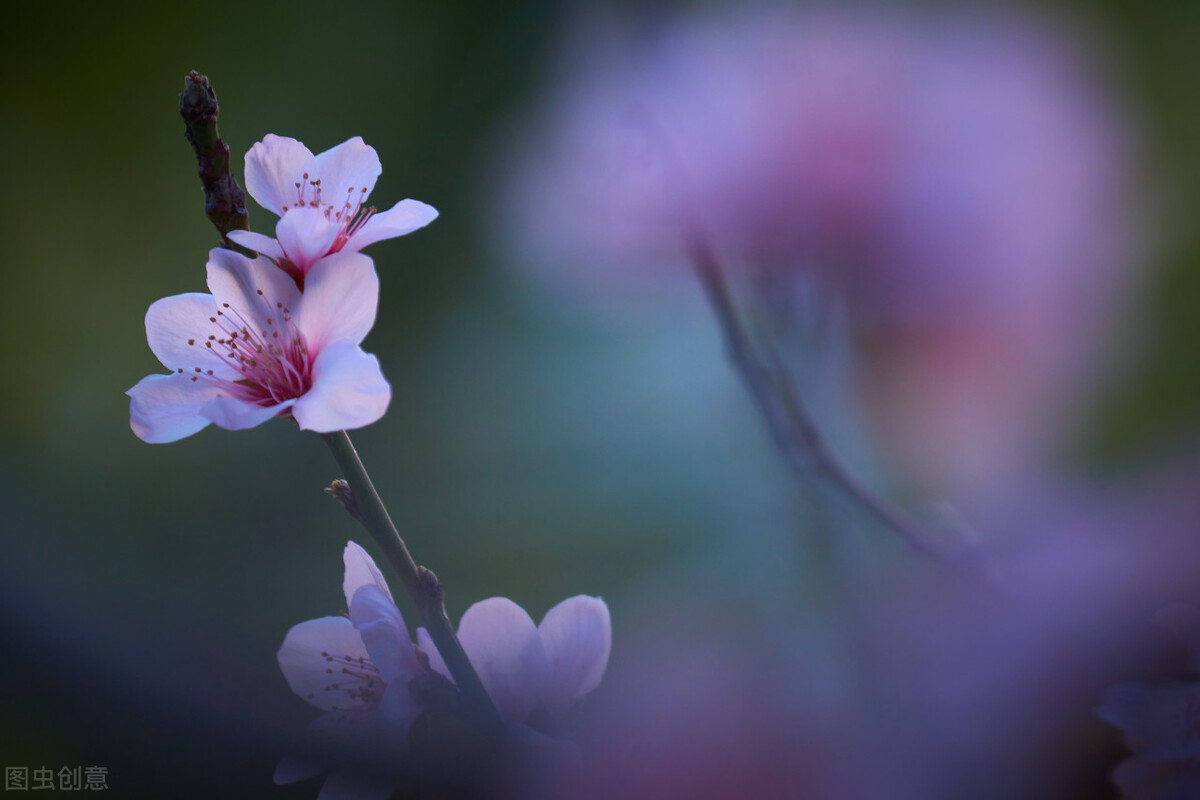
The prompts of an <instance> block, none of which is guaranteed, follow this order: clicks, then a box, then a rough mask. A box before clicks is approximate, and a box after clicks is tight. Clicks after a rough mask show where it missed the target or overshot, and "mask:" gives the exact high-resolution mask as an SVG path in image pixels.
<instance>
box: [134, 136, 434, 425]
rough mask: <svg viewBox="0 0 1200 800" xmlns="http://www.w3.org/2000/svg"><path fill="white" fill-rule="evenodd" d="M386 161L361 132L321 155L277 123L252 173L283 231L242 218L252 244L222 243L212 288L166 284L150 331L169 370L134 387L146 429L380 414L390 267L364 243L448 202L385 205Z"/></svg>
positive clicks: (428, 216)
mask: <svg viewBox="0 0 1200 800" xmlns="http://www.w3.org/2000/svg"><path fill="white" fill-rule="evenodd" d="M381 172H382V167H381V166H380V163H379V157H378V155H376V153H375V150H374V149H373V148H372V147H370V146H369V145H367V144H365V143H364V142H363V140H362V139H361V138H360V137H357V136H356V137H354V138H352V139H348V140H347V141H345V142H343V143H342V144H340V145H338V146H336V147H334V148H332V149H330V150H327V151H325V152H323V153H321V154H319V155H315V156H314V155H313V154H312V152H311V151H310V150H309V149H308V148H307V147H305V146H304V145H303V144H301V143H300V142H298V141H296V140H295V139H290V138H287V137H284V136H275V135H268V136H267V137H265V138H264V139H263V140H262V141H261V142H259V143H257V144H255V145H254V146H253V147H252V148H251V149H250V152H249V153H248V154H247V155H246V183H247V185H248V187H249V190H250V194H251V195H252V196H253V197H254V199H255V200H257V201H258V202H259V203H260V204H261V205H262V206H263V207H264V208H267V209H269V210H270V211H272V212H274V213H275V214H278V215H279V221H278V223H276V226H275V238H271V237H268V236H265V235H263V234H260V233H253V232H251V231H234V232H231V233H230V238H231V239H232V240H233V241H234V242H236V243H238V244H240V245H241V246H243V247H245V248H248V249H249V250H253V251H257V253H258V254H259V257H256V258H250V257H247V256H245V255H242V254H241V253H238V252H235V251H233V250H229V249H223V248H216V249H213V250H212V251H211V252H210V253H209V258H208V265H207V269H208V288H209V291H210V292H211V294H201V293H188V294H179V295H174V296H172V297H165V298H163V299H161V300H158V301H157V302H155V303H154V304H153V305H151V306H150V310H149V311H147V312H146V339H147V341H148V342H149V344H150V349H151V350H152V351H153V352H154V355H155V356H157V357H158V360H159V361H161V362H162V364H163V366H165V367H167V368H168V369H169V370H171V373H170V374H168V375H163V374H156V375H149V376H147V377H146V378H143V379H142V380H141V381H139V382H138V383H137V385H136V386H134V387H133V388H132V389H130V390H129V391H128V392H127V394H128V395H129V397H130V404H129V423H130V427H132V428H133V432H134V433H135V434H137V435H138V437H139V438H141V439H143V440H144V441H147V442H173V441H176V440H178V439H182V438H184V437H186V436H190V435H191V434H193V433H195V432H197V431H199V430H201V429H202V428H204V427H206V426H207V425H208V424H209V423H215V424H216V425H218V426H219V427H222V428H226V429H229V430H240V429H244V428H252V427H254V426H256V425H259V424H261V423H263V422H266V421H267V420H268V419H271V418H273V417H277V416H291V417H292V418H293V419H294V420H295V421H296V422H297V424H298V425H299V426H300V427H301V428H302V429H305V430H312V431H317V432H319V433H329V432H332V431H338V430H344V429H352V428H361V427H363V426H365V425H369V424H371V423H372V422H375V421H376V420H378V419H379V418H380V417H382V416H383V414H384V412H385V411H386V410H387V407H388V403H389V402H390V400H391V387H390V386H389V385H388V382H387V380H386V379H385V378H384V377H383V373H382V371H381V370H380V367H379V362H378V360H377V359H376V358H375V357H374V356H372V355H370V354H368V353H366V352H365V351H364V350H363V349H362V347H361V345H362V342H363V339H365V338H366V335H367V333H368V332H370V330H371V327H372V326H373V325H374V323H375V314H376V309H377V306H378V303H379V279H378V277H377V276H376V274H375V267H374V264H373V263H372V261H371V259H370V258H368V257H367V256H365V255H363V254H362V253H360V252H359V251H360V250H361V249H362V248H364V247H366V246H367V245H369V244H373V243H374V242H378V241H380V240H382V239H388V238H392V237H395V236H402V235H404V234H406V233H410V232H412V231H414V230H416V229H418V228H421V227H423V226H425V225H428V224H429V223H430V222H432V221H433V220H434V219H435V218H436V217H437V211H436V210H435V209H434V208H433V207H432V206H429V205H426V204H425V203H422V202H420V201H418V200H402V201H400V202H399V203H397V204H396V205H395V206H393V207H392V208H391V209H389V210H388V211H385V212H382V213H376V210H375V209H374V208H373V207H369V206H367V205H366V200H367V197H368V196H369V195H370V193H371V190H372V189H373V188H374V186H375V181H376V179H377V178H378V177H379V175H380V173H381Z"/></svg>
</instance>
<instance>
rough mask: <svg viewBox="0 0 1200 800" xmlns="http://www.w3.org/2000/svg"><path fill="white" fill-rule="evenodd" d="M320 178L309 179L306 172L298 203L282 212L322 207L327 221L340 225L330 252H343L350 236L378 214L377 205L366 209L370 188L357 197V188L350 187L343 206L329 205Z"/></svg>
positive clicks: (301, 182)
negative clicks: (364, 205)
mask: <svg viewBox="0 0 1200 800" xmlns="http://www.w3.org/2000/svg"><path fill="white" fill-rule="evenodd" d="M321 194H322V191H321V179H320V178H316V179H312V178H309V176H308V173H307V172H306V173H304V174H303V175H302V176H301V178H300V180H298V181H296V202H295V203H293V204H292V205H291V206H284V207H283V213H285V214H286V213H287V211H288V209H289V208H298V207H303V206H308V207H310V208H319V209H321V210H322V211H323V212H324V214H325V219H327V220H329V221H330V222H333V223H336V224H337V225H338V232H337V236H336V237H334V240H333V245H332V246H331V247H330V248H329V252H328V253H326V254H325V255H329V254H330V253H336V252H338V251H339V250H341V249H342V248H343V247H344V246H345V245H346V242H348V241H349V240H350V237H351V236H353V235H354V234H356V233H358V231H360V230H361V229H362V226H363V225H365V224H366V222H367V220H368V219H370V218H371V215H373V214H374V213H375V211H376V209H375V206H370V207H369V208H364V207H363V202H364V201H365V200H366V199H367V187H365V186H363V187H362V188H360V189H359V190H358V194H357V196H356V195H355V189H354V187H353V186H350V187H348V188H347V189H346V196H345V197H344V198H343V199H342V204H341V206H340V207H335V206H334V204H333V203H331V202H326V201H325V200H324V199H323V198H322V197H321Z"/></svg>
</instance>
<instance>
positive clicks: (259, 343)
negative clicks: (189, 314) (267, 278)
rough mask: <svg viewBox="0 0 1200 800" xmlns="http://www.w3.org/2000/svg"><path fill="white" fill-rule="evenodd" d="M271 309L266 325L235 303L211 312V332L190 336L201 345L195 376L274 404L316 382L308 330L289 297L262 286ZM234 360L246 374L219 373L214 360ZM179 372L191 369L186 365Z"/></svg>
mask: <svg viewBox="0 0 1200 800" xmlns="http://www.w3.org/2000/svg"><path fill="white" fill-rule="evenodd" d="M257 291H258V297H259V299H260V300H261V301H262V303H263V306H264V309H265V313H264V315H263V316H264V321H265V325H264V327H263V328H262V330H257V329H255V328H254V327H253V323H251V322H248V321H247V320H246V319H245V318H244V317H243V316H242V315H241V314H240V313H238V311H237V310H236V309H233V308H230V306H229V303H222V304H221V308H220V309H218V310H217V315H216V316H215V317H209V318H208V321H209V323H211V328H210V332H209V333H207V334H202V338H191V339H188V345H189V346H191V347H195V348H197V350H198V351H199V353H198V355H200V356H201V359H202V360H201V361H200V366H192V367H191V371H192V372H193V373H195V374H193V375H192V380H193V381H204V382H205V383H209V384H212V385H214V386H219V387H220V388H221V389H222V390H224V391H225V392H227V393H228V394H229V395H230V396H231V397H235V398H237V399H239V400H242V401H243V402H246V403H251V404H253V405H259V406H273V405H276V404H278V403H282V402H283V401H285V400H292V399H295V398H298V397H300V396H302V395H303V394H304V393H305V392H307V391H308V390H309V389H311V388H312V359H311V357H310V356H309V352H308V345H307V343H306V342H305V341H304V336H303V335H302V334H301V333H300V331H298V330H297V329H296V326H295V325H293V324H292V312H291V309H289V308H287V306H285V305H284V304H283V303H281V302H278V301H275V302H272V301H271V300H270V298H268V297H266V295H264V294H263V291H262V289H258V290H257ZM214 360H215V361H217V362H219V363H221V364H224V365H228V366H233V367H234V368H235V369H237V370H238V372H240V373H241V375H242V377H241V378H235V379H229V378H218V377H215V376H214V374H213V372H214V369H213V368H206V366H207V365H208V364H212V363H213V361H214ZM177 371H178V372H179V373H181V374H183V373H186V372H187V371H188V370H187V369H184V368H182V367H180V368H179V369H178V370H177Z"/></svg>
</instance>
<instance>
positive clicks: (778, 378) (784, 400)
mask: <svg viewBox="0 0 1200 800" xmlns="http://www.w3.org/2000/svg"><path fill="white" fill-rule="evenodd" d="M687 249H688V254H689V256H690V257H691V260H692V264H693V266H694V267H695V269H696V273H697V275H699V277H700V283H701V284H702V285H703V286H704V290H705V293H706V294H707V295H708V299H709V302H711V303H712V306H713V310H714V311H715V312H716V315H717V320H718V322H719V323H720V326H721V329H722V331H724V333H725V343H726V346H727V347H728V349H729V357H730V360H732V362H733V364H734V367H735V368H736V369H737V370H738V372H739V373H740V374H741V376H742V380H743V381H744V382H745V384H746V387H747V388H748V389H749V390H750V394H751V395H752V396H753V398H754V401H755V402H756V403H757V404H758V407H759V410H760V411H761V412H762V415H763V418H764V420H765V421H766V423H767V429H768V430H769V431H770V434H771V438H772V439H773V440H774V441H775V444H776V446H777V447H779V450H780V452H781V453H782V454H783V457H784V460H785V461H786V462H787V464H788V466H789V467H790V468H791V469H792V471H793V472H795V473H796V474H797V475H798V476H799V477H801V478H809V477H810V476H813V475H816V476H818V477H819V478H821V479H823V480H824V481H825V482H827V483H829V484H830V485H832V486H833V487H834V488H836V489H837V490H838V491H840V492H841V493H842V494H844V495H845V496H847V497H848V498H850V499H851V500H852V501H853V502H855V503H857V504H858V505H859V506H861V507H862V508H863V509H864V510H865V511H867V513H869V514H870V515H871V516H872V517H874V518H875V519H876V520H877V521H878V522H879V523H880V524H882V525H883V526H885V527H886V528H888V529H890V530H891V531H893V532H894V533H896V535H898V536H899V537H900V538H901V539H903V540H904V541H906V542H907V543H908V544H909V545H910V546H911V547H912V548H914V549H915V550H917V551H919V552H921V553H924V554H926V555H930V556H934V557H936V558H940V559H946V558H949V554H948V553H947V552H946V551H945V549H944V547H942V546H941V545H939V544H936V543H935V542H934V540H933V538H932V537H931V536H929V535H928V534H927V533H925V532H924V531H923V530H921V529H920V528H919V527H918V526H917V525H915V524H914V523H913V522H911V521H910V520H909V519H908V518H907V517H906V516H905V515H904V514H903V513H901V512H900V511H899V510H898V509H896V508H893V507H892V506H891V505H890V504H888V503H887V502H886V501H885V500H883V498H881V497H879V496H877V495H876V494H874V493H873V492H872V491H871V490H870V489H868V488H867V487H866V485H865V484H863V483H862V482H861V481H860V480H858V478H856V477H855V476H854V475H853V474H852V473H851V472H850V471H849V470H848V469H847V468H846V466H845V465H844V464H843V463H842V462H841V461H840V460H839V459H838V458H837V456H835V455H834V453H833V451H832V450H831V449H830V448H829V445H828V443H827V442H826V440H825V437H824V435H823V434H822V433H821V431H820V429H819V428H818V427H817V425H816V423H815V422H814V421H813V419H812V416H811V415H810V414H809V413H808V410H807V409H806V408H805V407H804V404H803V403H802V402H801V400H800V396H799V393H798V392H797V391H796V389H795V387H794V386H793V385H792V383H791V381H790V380H789V378H788V373H787V370H786V369H784V368H783V365H782V363H781V362H780V361H779V357H778V354H776V353H775V352H774V351H773V350H772V351H769V352H770V355H771V358H772V367H773V370H772V369H770V368H768V366H767V365H766V364H764V363H763V360H762V358H760V356H759V354H758V352H757V351H756V350H755V348H754V345H753V343H752V342H751V341H750V337H749V335H748V334H747V333H746V329H745V327H744V326H743V325H742V322H741V319H740V318H739V316H738V313H737V309H736V308H735V307H734V302H733V296H732V294H731V293H730V291H729V286H728V284H727V283H726V281H725V276H724V274H723V273H722V271H721V267H720V264H718V263H717V259H716V256H715V255H714V254H713V252H712V249H711V248H710V247H709V245H708V243H707V242H706V241H704V239H703V238H702V237H701V236H699V235H696V234H693V235H692V236H691V237H689V239H688V241H687Z"/></svg>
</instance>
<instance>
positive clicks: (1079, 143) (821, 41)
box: [506, 6, 1137, 496]
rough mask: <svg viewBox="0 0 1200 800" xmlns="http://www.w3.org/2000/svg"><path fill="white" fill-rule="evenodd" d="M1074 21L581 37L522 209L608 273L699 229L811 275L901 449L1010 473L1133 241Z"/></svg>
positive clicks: (723, 25) (714, 26) (1122, 181)
mask: <svg viewBox="0 0 1200 800" xmlns="http://www.w3.org/2000/svg"><path fill="white" fill-rule="evenodd" d="M589 32H590V31H589ZM1063 34H1064V31H1063V30H1062V29H1060V28H1054V27H1052V26H1051V25H1049V24H1046V23H1044V22H1042V21H1039V20H1038V19H1036V18H1022V17H1018V16H1014V15H1005V14H1002V13H1000V12H991V13H981V12H978V11H970V12H968V11H957V12H946V11H943V12H941V13H939V12H937V11H927V12H918V11H915V10H911V11H910V12H909V13H907V14H906V13H903V12H901V11H895V10H890V11H889V10H883V9H882V8H872V7H869V6H864V7H857V8H855V9H841V8H835V7H829V8H827V9H824V10H821V9H819V8H815V7H810V8H807V9H802V10H797V9H786V10H785V9H781V8H776V7H766V8H758V9H756V10H749V11H747V10H745V9H738V10H726V11H724V12H714V13H712V14H710V15H709V16H706V17H695V18H685V19H675V20H670V21H668V22H665V23H663V24H662V25H661V26H660V27H659V28H657V29H656V30H655V31H654V33H653V35H650V36H646V37H644V38H643V39H641V40H639V41H637V42H636V43H630V41H627V40H623V39H621V38H620V37H612V38H611V39H610V40H609V41H608V42H607V43H605V44H604V45H599V46H597V45H595V44H594V43H593V44H591V46H590V47H589V43H588V42H586V41H585V42H582V43H578V42H577V43H576V44H577V47H576V48H574V49H573V51H574V50H582V51H583V52H584V53H585V55H584V56H582V57H576V58H574V59H573V60H572V63H571V64H569V65H568V68H567V69H566V70H565V71H566V72H567V73H568V74H570V75H571V76H572V77H571V78H569V79H568V80H567V81H565V82H564V83H563V85H561V86H560V87H559V89H558V91H557V93H556V94H555V95H554V96H553V101H552V103H551V105H550V110H549V113H548V115H547V122H546V124H545V126H544V129H543V130H542V131H540V132H538V133H534V134H529V135H527V136H526V137H525V138H524V139H523V140H522V145H523V148H522V149H523V150H524V151H525V153H526V155H525V157H524V158H523V159H522V160H521V161H520V165H521V166H520V167H519V168H518V169H517V170H516V171H515V173H514V174H513V176H512V178H511V187H512V189H511V193H510V194H509V195H508V196H506V202H507V209H509V216H510V218H511V220H512V225H511V226H510V227H509V228H507V229H506V232H507V233H509V234H511V231H512V230H516V231H518V232H519V234H520V235H521V236H523V239H522V241H521V242H520V244H519V245H518V246H519V247H523V248H525V250H524V252H522V256H524V257H526V258H528V259H529V260H532V261H535V262H538V263H541V264H544V265H554V268H556V269H560V270H568V271H574V272H575V273H576V274H580V275H582V279H583V280H584V281H586V282H589V283H592V284H595V283H596V282H602V281H603V279H604V278H605V276H608V277H609V278H610V279H611V277H612V276H614V275H616V276H620V277H622V278H624V279H626V280H635V281H636V280H637V279H638V278H639V276H643V277H646V278H649V277H650V275H651V274H652V273H661V271H662V267H663V266H664V265H669V264H672V263H675V264H679V263H682V261H683V251H682V248H681V246H680V243H681V239H682V237H683V235H684V233H685V231H686V230H687V229H689V228H693V227H696V226H698V227H699V228H700V229H702V230H703V231H704V233H705V235H707V236H708V237H710V238H711V239H712V240H713V241H714V243H715V245H716V246H717V248H718V250H719V251H720V252H721V253H722V254H723V256H724V259H725V261H726V265H727V266H737V267H739V268H741V269H746V270H750V271H755V272H766V273H771V274H773V275H775V277H776V280H774V282H773V283H771V284H770V286H772V287H773V290H779V289H780V286H781V282H780V281H779V280H778V275H779V274H780V273H783V274H784V275H792V276H796V277H812V276H816V277H817V278H818V280H819V281H820V282H821V283H822V284H823V285H824V287H825V295H824V296H826V297H831V298H836V302H838V303H844V304H845V306H846V309H847V311H848V318H849V323H850V326H851V332H852V335H853V336H854V337H855V340H856V341H857V342H858V343H859V344H860V345H861V347H860V348H859V353H860V355H861V360H860V366H861V374H860V381H861V385H862V389H863V394H864V395H865V396H866V397H867V398H868V401H869V402H871V403H872V404H873V405H872V407H871V409H870V410H871V411H872V412H873V420H874V422H875V423H876V425H875V427H876V432H877V433H878V434H879V436H880V437H881V440H882V441H883V442H884V443H885V444H886V445H887V446H888V450H889V451H890V452H891V454H892V455H893V460H894V463H893V464H892V466H893V467H895V468H896V469H897V470H901V471H903V472H904V473H905V474H908V475H910V476H911V477H912V478H913V479H914V483H916V484H918V485H923V484H928V485H927V486H925V488H928V489H930V490H931V491H933V492H935V493H941V492H949V493H950V494H952V495H955V496H958V495H964V496H969V495H971V494H973V493H980V492H982V491H983V490H982V488H981V487H985V486H987V487H989V489H988V491H989V492H991V493H993V494H994V493H996V492H997V491H998V488H997V487H999V486H1001V485H1003V484H1006V483H1011V482H1014V481H1017V480H1020V476H1022V475H1024V474H1026V473H1028V472H1030V471H1031V470H1032V471H1036V468H1037V465H1038V464H1040V463H1042V462H1044V461H1045V460H1046V459H1047V458H1048V457H1049V456H1050V455H1051V454H1052V452H1053V450H1054V447H1055V446H1057V444H1058V443H1060V441H1061V438H1062V436H1061V434H1062V431H1063V429H1064V427H1065V426H1069V424H1070V423H1072V422H1074V421H1075V420H1074V418H1075V417H1076V416H1077V403H1078V402H1079V401H1080V399H1081V396H1082V394H1083V392H1084V391H1085V390H1086V389H1087V388H1089V387H1090V386H1091V384H1090V383H1089V381H1090V379H1091V378H1092V377H1094V374H1095V372H1096V368H1097V366H1098V364H1097V362H1098V359H1099V357H1100V356H1099V354H1100V352H1101V345H1102V344H1103V343H1104V342H1105V340H1106V338H1107V337H1108V336H1109V335H1111V330H1110V328H1109V326H1111V324H1112V319H1113V316H1112V315H1113V312H1114V309H1115V308H1116V307H1117V306H1118V304H1119V300H1120V299H1121V297H1122V294H1123V292H1124V290H1125V289H1126V288H1127V286H1128V283H1129V281H1128V279H1129V277H1130V273H1131V272H1132V267H1133V266H1134V264H1135V258H1134V255H1135V251H1136V246H1135V244H1136V238H1137V237H1136V236H1135V231H1134V225H1133V223H1132V222H1131V214H1130V212H1131V203H1130V199H1129V188H1130V187H1129V184H1130V173H1131V155H1130V149H1131V148H1130V141H1129V140H1130V138H1131V137H1130V135H1129V131H1128V128H1130V127H1131V126H1130V125H1129V124H1128V120H1127V115H1125V114H1123V113H1122V109H1120V108H1119V107H1118V106H1117V105H1116V104H1115V103H1114V102H1113V100H1112V98H1111V97H1109V96H1108V95H1107V94H1106V92H1104V91H1103V89H1102V87H1101V86H1100V85H1099V84H1098V83H1097V82H1096V81H1095V80H1094V79H1093V78H1092V77H1091V76H1090V75H1089V73H1088V70H1087V69H1086V67H1085V64H1084V59H1083V58H1082V57H1081V51H1080V49H1079V48H1078V47H1077V46H1076V45H1077V43H1076V42H1073V41H1070V37H1067V36H1065V35H1063ZM589 57H590V62H589V61H588V58H589ZM580 62H583V63H584V66H582V67H580V66H579V63H580ZM771 302H772V303H773V304H774V305H775V306H779V305H780V304H781V299H780V298H779V297H776V298H773V299H772V301H771ZM783 305H784V308H785V311H786V310H787V309H786V302H783ZM792 311H793V312H794V313H804V312H803V310H801V309H792Z"/></svg>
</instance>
